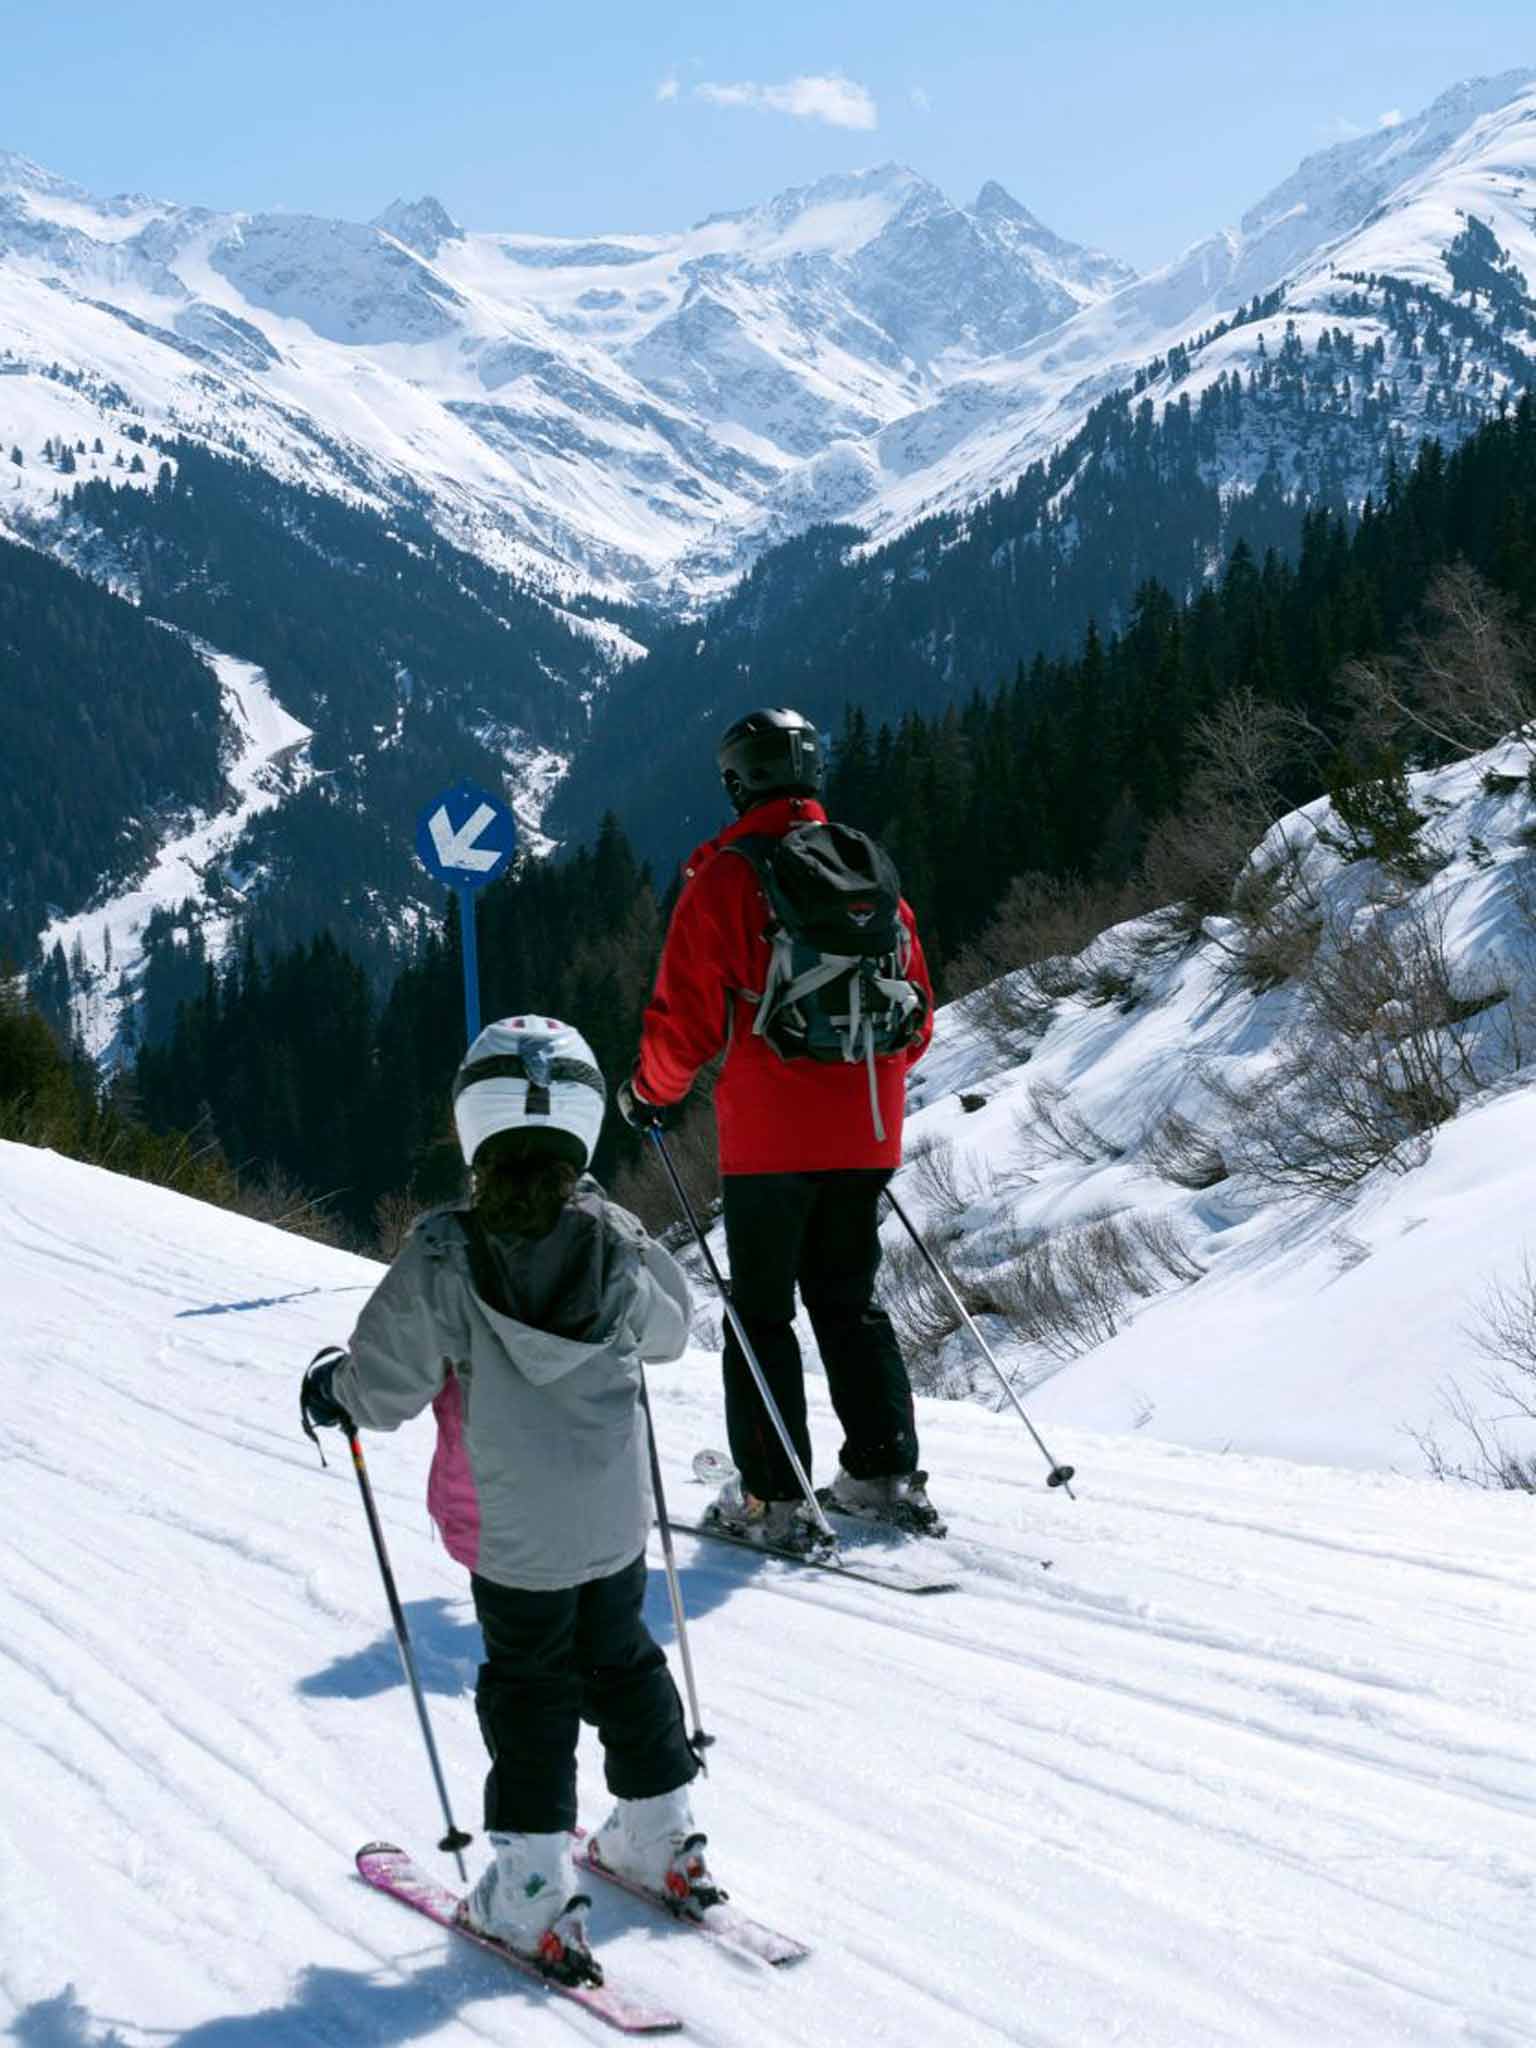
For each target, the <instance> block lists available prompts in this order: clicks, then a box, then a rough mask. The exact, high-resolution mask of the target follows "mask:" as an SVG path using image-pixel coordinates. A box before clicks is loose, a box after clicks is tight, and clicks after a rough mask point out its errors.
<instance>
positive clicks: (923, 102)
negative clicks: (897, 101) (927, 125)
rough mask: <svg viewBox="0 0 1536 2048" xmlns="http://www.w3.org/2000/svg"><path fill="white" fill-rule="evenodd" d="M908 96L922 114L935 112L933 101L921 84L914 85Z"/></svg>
mask: <svg viewBox="0 0 1536 2048" xmlns="http://www.w3.org/2000/svg"><path fill="white" fill-rule="evenodd" d="M907 97H908V98H909V99H910V100H911V102H912V104H913V106H914V107H916V109H917V111H918V112H919V113H920V114H931V113H932V112H933V101H932V100H931V99H929V97H928V95H927V93H926V92H924V90H923V88H922V87H921V86H920V85H914V86H913V88H912V90H911V92H910V93H909V94H908V95H907Z"/></svg>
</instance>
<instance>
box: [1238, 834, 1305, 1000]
mask: <svg viewBox="0 0 1536 2048" xmlns="http://www.w3.org/2000/svg"><path fill="white" fill-rule="evenodd" d="M1230 907H1231V912H1232V918H1233V922H1234V925H1235V927H1236V929H1235V933H1234V936H1233V937H1232V939H1230V940H1223V941H1220V942H1219V945H1220V951H1221V953H1222V955H1223V967H1222V975H1221V978H1222V979H1223V980H1224V981H1226V982H1228V983H1235V984H1236V985H1237V986H1238V987H1240V988H1244V989H1246V990H1247V991H1248V992H1249V994H1250V995H1262V994H1264V992H1265V991H1266V990H1267V989H1272V988H1280V987H1282V986H1283V985H1284V984H1285V983H1286V982H1288V981H1294V980H1296V979H1297V978H1298V977H1299V976H1301V975H1303V974H1305V973H1306V971H1307V969H1308V968H1309V967H1310V966H1311V964H1312V961H1313V959H1314V958H1315V956H1316V953H1317V946H1318V941H1319V939H1320V938H1321V936H1322V929H1323V913H1322V907H1321V905H1320V904H1319V902H1318V900H1317V897H1316V896H1315V894H1314V893H1313V891H1312V890H1311V888H1310V887H1309V886H1308V885H1307V883H1306V880H1305V877H1304V876H1303V875H1302V873H1301V872H1300V869H1299V866H1298V864H1297V863H1295V862H1294V861H1291V860H1287V859H1283V858H1282V859H1280V860H1277V861H1274V862H1271V863H1269V864H1268V865H1266V866H1262V867H1261V866H1258V865H1257V864H1255V865H1253V866H1250V867H1248V868H1245V869H1244V871H1243V873H1242V874H1241V875H1240V876H1239V878H1238V881H1237V885H1236V887H1235V888H1234V889H1233V892H1232V902H1231V906H1230Z"/></svg>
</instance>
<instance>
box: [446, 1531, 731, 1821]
mask: <svg viewBox="0 0 1536 2048" xmlns="http://www.w3.org/2000/svg"><path fill="white" fill-rule="evenodd" d="M470 1584H471V1586H472V1588H473V1590H474V1596H475V1612H476V1614H477V1615H478V1616H479V1617H480V1632H481V1634H482V1635H483V1636H484V1638H485V1662H484V1663H483V1664H482V1665H481V1666H480V1677H479V1682H478V1683H477V1685H476V1687H475V1712H476V1713H477V1714H478V1716H479V1719H480V1732H481V1734H482V1735H483V1736H484V1737H485V1746H486V1748H487V1750H488V1751H489V1752H490V1758H491V1768H490V1772H489V1775H488V1776H487V1778H486V1781H485V1825H486V1827H487V1828H488V1829H490V1828H495V1829H498V1830H502V1831H505V1832H507V1833H509V1834H529V1835H548V1834H554V1833H556V1832H557V1831H558V1830H560V1829H562V1828H573V1827H574V1826H575V1825H576V1740H577V1736H578V1735H579V1733H580V1724H581V1723H582V1722H583V1721H588V1722H590V1723H591V1724H592V1726H593V1727H595V1728H596V1730H597V1732H598V1735H599V1737H600V1738H601V1740H602V1745H603V1762H604V1774H605V1776H606V1778H607V1780H608V1789H609V1791H610V1792H612V1793H613V1795H614V1797H615V1798H616V1799H652V1798H654V1797H655V1796H656V1795H657V1794H658V1793H661V1792H672V1791H675V1790H676V1789H677V1787H678V1786H679V1785H686V1784H687V1783H688V1782H689V1780H690V1779H691V1778H693V1777H694V1776H695V1775H696V1774H697V1772H698V1768H699V1766H698V1760H697V1759H696V1757H695V1756H694V1754H693V1751H692V1750H691V1749H690V1748H689V1747H688V1734H687V1728H686V1725H685V1722H684V1718H683V1709H682V1703H681V1701H680V1700H679V1699H678V1696H677V1687H676V1686H675V1685H674V1684H673V1683H672V1674H671V1672H670V1671H668V1669H667V1660H666V1656H665V1654H664V1653H663V1651H662V1649H661V1647H660V1645H659V1644H658V1643H657V1642H656V1640H655V1638H654V1637H653V1636H652V1635H651V1632H650V1630H649V1629H648V1628H647V1627H646V1625H645V1619H644V1616H643V1614H642V1612H641V1610H642V1607H643V1605H644V1601H645V1558H644V1556H643V1555H642V1556H640V1557H637V1558H636V1559H635V1561H634V1563H633V1564H630V1565H626V1566H625V1567H624V1569H623V1570H622V1571H619V1572H614V1573H613V1574H612V1575H611V1577H609V1578H606V1579H592V1580H590V1581H589V1582H588V1583H587V1584H586V1585H584V1586H571V1587H569V1588H566V1589H563V1590H561V1591H559V1592H553V1593H533V1592H527V1591H525V1590H522V1589H520V1588H518V1587H514V1586H498V1585H495V1584H493V1583H492V1581H491V1580H489V1579H482V1578H481V1577H479V1575H478V1574H476V1575H475V1576H474V1577H473V1578H472V1579H471V1581H470Z"/></svg>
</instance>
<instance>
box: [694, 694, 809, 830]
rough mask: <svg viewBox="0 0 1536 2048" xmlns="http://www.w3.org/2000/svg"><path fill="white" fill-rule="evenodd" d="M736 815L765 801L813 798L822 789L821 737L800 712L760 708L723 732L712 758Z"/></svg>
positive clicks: (769, 706) (769, 707) (766, 706)
mask: <svg viewBox="0 0 1536 2048" xmlns="http://www.w3.org/2000/svg"><path fill="white" fill-rule="evenodd" d="M716 758H717V759H718V761H719V763H720V780H721V781H722V782H723V783H724V784H725V793H726V795H727V796H728V797H729V798H730V800H731V802H732V803H733V804H734V805H735V806H736V808H737V810H738V811H745V810H750V809H751V807H752V805H753V804H757V803H761V802H762V800H763V798H764V797H768V796H814V795H815V794H816V792H817V790H818V789H820V787H821V735H820V733H819V732H817V730H816V728H815V726H814V725H812V723H811V721H810V720H809V719H808V718H807V717H805V716H804V714H803V713H802V712H799V711H789V710H787V709H785V708H784V707H782V706H779V707H775V706H773V705H765V706H764V707H763V708H762V709H761V710H760V711H749V712H748V713H747V715H746V717H745V718H738V719H737V721H736V723H735V724H734V725H733V726H730V727H728V728H727V730H726V733H725V736H724V738H723V739H722V740H721V742H720V750H719V753H718V755H717V756H716Z"/></svg>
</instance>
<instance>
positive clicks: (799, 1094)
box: [635, 797, 933, 1174]
mask: <svg viewBox="0 0 1536 2048" xmlns="http://www.w3.org/2000/svg"><path fill="white" fill-rule="evenodd" d="M826 818H827V814H826V812H825V811H824V810H823V809H822V807H821V805H820V804H818V803H814V802H812V801H811V800H810V799H809V798H804V797H776V798H773V799H771V800H770V801H769V802H767V803H762V804H758V805H756V806H755V808H754V809H752V810H750V811H749V812H748V813H747V814H746V816H745V817H742V818H738V819H737V821H736V823H735V824H734V825H732V826H730V827H729V828H728V829H727V830H726V831H724V832H722V833H721V834H720V836H719V837H718V838H717V839H710V840H706V841H705V843H704V844H703V845H702V846H700V847H698V848H697V849H696V850H695V852H694V854H693V855H692V857H691V859H690V860H689V862H688V865H687V867H686V868H685V869H684V877H685V879H684V884H683V892H682V894H681V896H679V898H678V900H677V908H676V909H675V910H674V911H673V913H672V922H671V925H670V926H669V927H668V930H667V942H666V945H665V947H664V948H663V950H662V956H661V966H660V968H659V970H658V971H657V975H656V991H655V994H654V995H653V996H652V997H651V1001H650V1004H649V1007H648V1008H647V1010H646V1013H645V1026H644V1029H643V1031H642V1034H641V1039H640V1057H639V1061H638V1063H637V1065H636V1068H635V1086H636V1088H637V1089H638V1090H639V1092H640V1093H641V1094H642V1095H643V1096H644V1097H645V1099H646V1100H647V1101H648V1102H655V1103H670V1102H680V1101H681V1100H682V1098H683V1096H685V1095H686V1094H687V1093H688V1089H689V1087H690V1085H691V1084H692V1081H693V1077H694V1075H695V1074H696V1073H697V1072H698V1070H699V1068H700V1067H702V1066H703V1065H704V1064H705V1063H706V1062H707V1061H709V1060H712V1059H713V1058H714V1057H715V1055H716V1053H718V1052H719V1051H720V1049H721V1047H722V1046H726V1045H728V1046H729V1048H730V1050H729V1051H728V1052H727V1054H726V1060H725V1068H724V1071H723V1072H722V1073H721V1076H720V1079H719V1082H718V1084H717V1085H716V1088H715V1118H716V1122H717V1124H718V1125H719V1131H720V1171H721V1172H722V1173H725V1174H734V1173H825V1172H831V1171H836V1170H837V1169H839V1168H846V1167H852V1166H864V1167H869V1166H889V1167H896V1166H899V1165H900V1164H901V1123H902V1115H903V1111H904V1109H905V1106H906V1079H907V1069H908V1067H910V1066H911V1065H913V1064H914V1062H916V1061H917V1060H920V1059H921V1058H922V1056H923V1054H924V1053H925V1052H926V1051H927V1050H928V1041H929V1038H930V1037H931V1036H932V1034H933V985H932V983H931V982H930V980H929V978H928V968H927V964H926V962H925V961H924V959H923V949H922V946H921V944H920V943H919V941H918V936H917V925H916V922H915V920H914V919H913V916H912V912H911V910H910V908H909V907H908V905H907V904H906V903H903V904H902V906H901V915H902V918H903V920H904V922H905V924H906V927H907V930H908V931H909V932H910V933H911V934H912V957H911V961H910V963H909V965H908V968H907V972H908V974H909V975H910V977H911V979H912V980H913V981H914V982H916V983H917V985H918V987H919V988H921V989H922V990H923V992H924V994H925V995H926V996H927V998H928V1014H927V1016H926V1018H925V1019H924V1022H923V1029H922V1034H921V1036H920V1037H919V1038H918V1039H916V1040H915V1041H914V1043H913V1044H912V1045H910V1046H909V1047H907V1049H906V1050H905V1051H904V1052H899V1053H888V1054H887V1055H886V1056H885V1057H884V1058H882V1059H881V1060H880V1061H879V1062H878V1063H877V1071H878V1078H879V1088H880V1118H881V1122H882V1123H883V1124H884V1125H885V1138H884V1141H883V1142H882V1141H881V1140H880V1139H878V1138H877V1137H876V1136H875V1129H874V1118H873V1116H872V1115H871V1113H870V1102H869V1076H868V1074H867V1073H866V1071H865V1069H864V1068H863V1067H862V1066H852V1065H848V1066H844V1065H843V1064H841V1063H840V1062H838V1063H833V1062H827V1063H825V1064H823V1063H821V1062H819V1061H816V1060H784V1059H780V1057H779V1055H778V1054H777V1053H776V1052H775V1051H774V1050H773V1048H772V1047H771V1046H770V1045H768V1044H766V1043H765V1042H764V1041H763V1040H762V1039H761V1038H756V1037H754V1036H753V1033H752V1026H753V1022H754V1019H755V1011H754V1006H753V1004H752V1003H751V1002H749V1001H748V1000H747V997H746V996H745V995H744V994H743V991H744V990H747V989H761V988H762V986H763V984H764V981H765V979H766V977H767V973H768V963H769V956H770V948H769V944H768V940H767V937H766V936H765V934H766V931H767V926H768V923H769V920H770V917H771V912H770V910H769V908H768V899H767V897H766V896H765V895H764V893H763V889H762V885H761V883H760V882H759V881H758V878H757V874H756V872H755V870H754V869H753V867H752V864H751V862H750V861H747V860H744V859H741V858H739V857H728V858H726V859H721V858H720V853H721V849H722V848H723V847H727V846H729V845H731V843H732V842H733V841H734V840H737V839H745V838H746V837H748V835H749V834H753V833H760V834H762V835H764V836H767V837H772V838H775V839H782V838H783V836H784V834H785V833H786V832H788V831H789V829H790V828H791V826H793V825H803V824H825V823H826Z"/></svg>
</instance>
